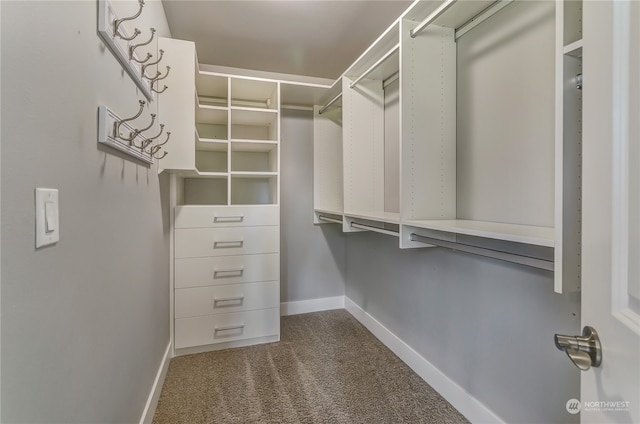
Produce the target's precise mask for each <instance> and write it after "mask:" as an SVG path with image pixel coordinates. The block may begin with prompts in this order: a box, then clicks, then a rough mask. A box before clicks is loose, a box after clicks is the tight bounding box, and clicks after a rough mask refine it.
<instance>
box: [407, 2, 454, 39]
mask: <svg viewBox="0 0 640 424" xmlns="http://www.w3.org/2000/svg"><path fill="white" fill-rule="evenodd" d="M456 1H457V0H447V1H445V2H444V3H442V4H441V5H440V6H439V7H438V8H437V9H436V10H434V11H433V12H431V14H430V15H429V16H427V17H426V19H425V20H424V21H422V22H420V24H418V26H417V27H415V28H414V29H412V30H411V31H409V35H410V36H411V38H416V35H418V34H420V33H421V32H422V30H424V29H425V28H426V27H428V26H429V25H431V24H432V23H433V21H435V20H436V19H438V18H439V17H440V16H441V15H442V14H443V13H444V12H446V11H447V10H448V9H449V8H450V7H451V6H453V5H454V3H455V2H456Z"/></svg>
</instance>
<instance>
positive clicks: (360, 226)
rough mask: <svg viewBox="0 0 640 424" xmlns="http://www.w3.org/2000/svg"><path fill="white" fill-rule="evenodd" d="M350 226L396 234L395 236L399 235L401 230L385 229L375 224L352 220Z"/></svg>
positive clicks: (391, 234)
mask: <svg viewBox="0 0 640 424" xmlns="http://www.w3.org/2000/svg"><path fill="white" fill-rule="evenodd" d="M349 226H350V227H353V228H359V229H361V230H368V231H375V232H377V233H382V234H387V235H389V236H394V237H398V236H399V232H398V231H391V230H385V229H384V228H380V227H375V226H373V225H367V224H359V223H357V222H350V223H349Z"/></svg>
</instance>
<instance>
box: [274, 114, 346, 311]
mask: <svg viewBox="0 0 640 424" xmlns="http://www.w3.org/2000/svg"><path fill="white" fill-rule="evenodd" d="M280 125H281V137H280V140H281V141H280V148H281V152H280V162H281V175H282V177H281V178H282V180H281V187H280V189H281V196H280V201H281V207H280V213H281V244H280V248H281V252H282V253H281V268H280V299H281V301H282V302H293V301H297V300H308V299H317V298H323V297H333V296H343V295H344V284H345V283H344V274H345V261H346V256H345V238H344V235H343V234H342V232H341V228H340V226H339V225H335V224H323V225H313V114H312V112H306V111H296V110H287V109H283V111H282V118H281V122H280Z"/></svg>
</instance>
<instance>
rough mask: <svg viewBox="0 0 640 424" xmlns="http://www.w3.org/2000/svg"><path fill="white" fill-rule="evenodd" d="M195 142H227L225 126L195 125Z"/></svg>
mask: <svg viewBox="0 0 640 424" xmlns="http://www.w3.org/2000/svg"><path fill="white" fill-rule="evenodd" d="M196 141H202V142H207V141H211V142H218V143H223V142H224V143H226V142H227V126H226V125H224V124H196Z"/></svg>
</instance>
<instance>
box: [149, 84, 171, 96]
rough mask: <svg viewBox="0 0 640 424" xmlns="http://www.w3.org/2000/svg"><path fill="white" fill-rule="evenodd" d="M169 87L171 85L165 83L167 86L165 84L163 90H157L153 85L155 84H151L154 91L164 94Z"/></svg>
mask: <svg viewBox="0 0 640 424" xmlns="http://www.w3.org/2000/svg"><path fill="white" fill-rule="evenodd" d="M167 88H169V87H167V86H166V85H165V86H164V88H162V90H160V91H158V90H156V89H155V88H154V87H153V84H151V91H153V92H154V93H158V94H162V93H164V92H165V91H166V90H167Z"/></svg>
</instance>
